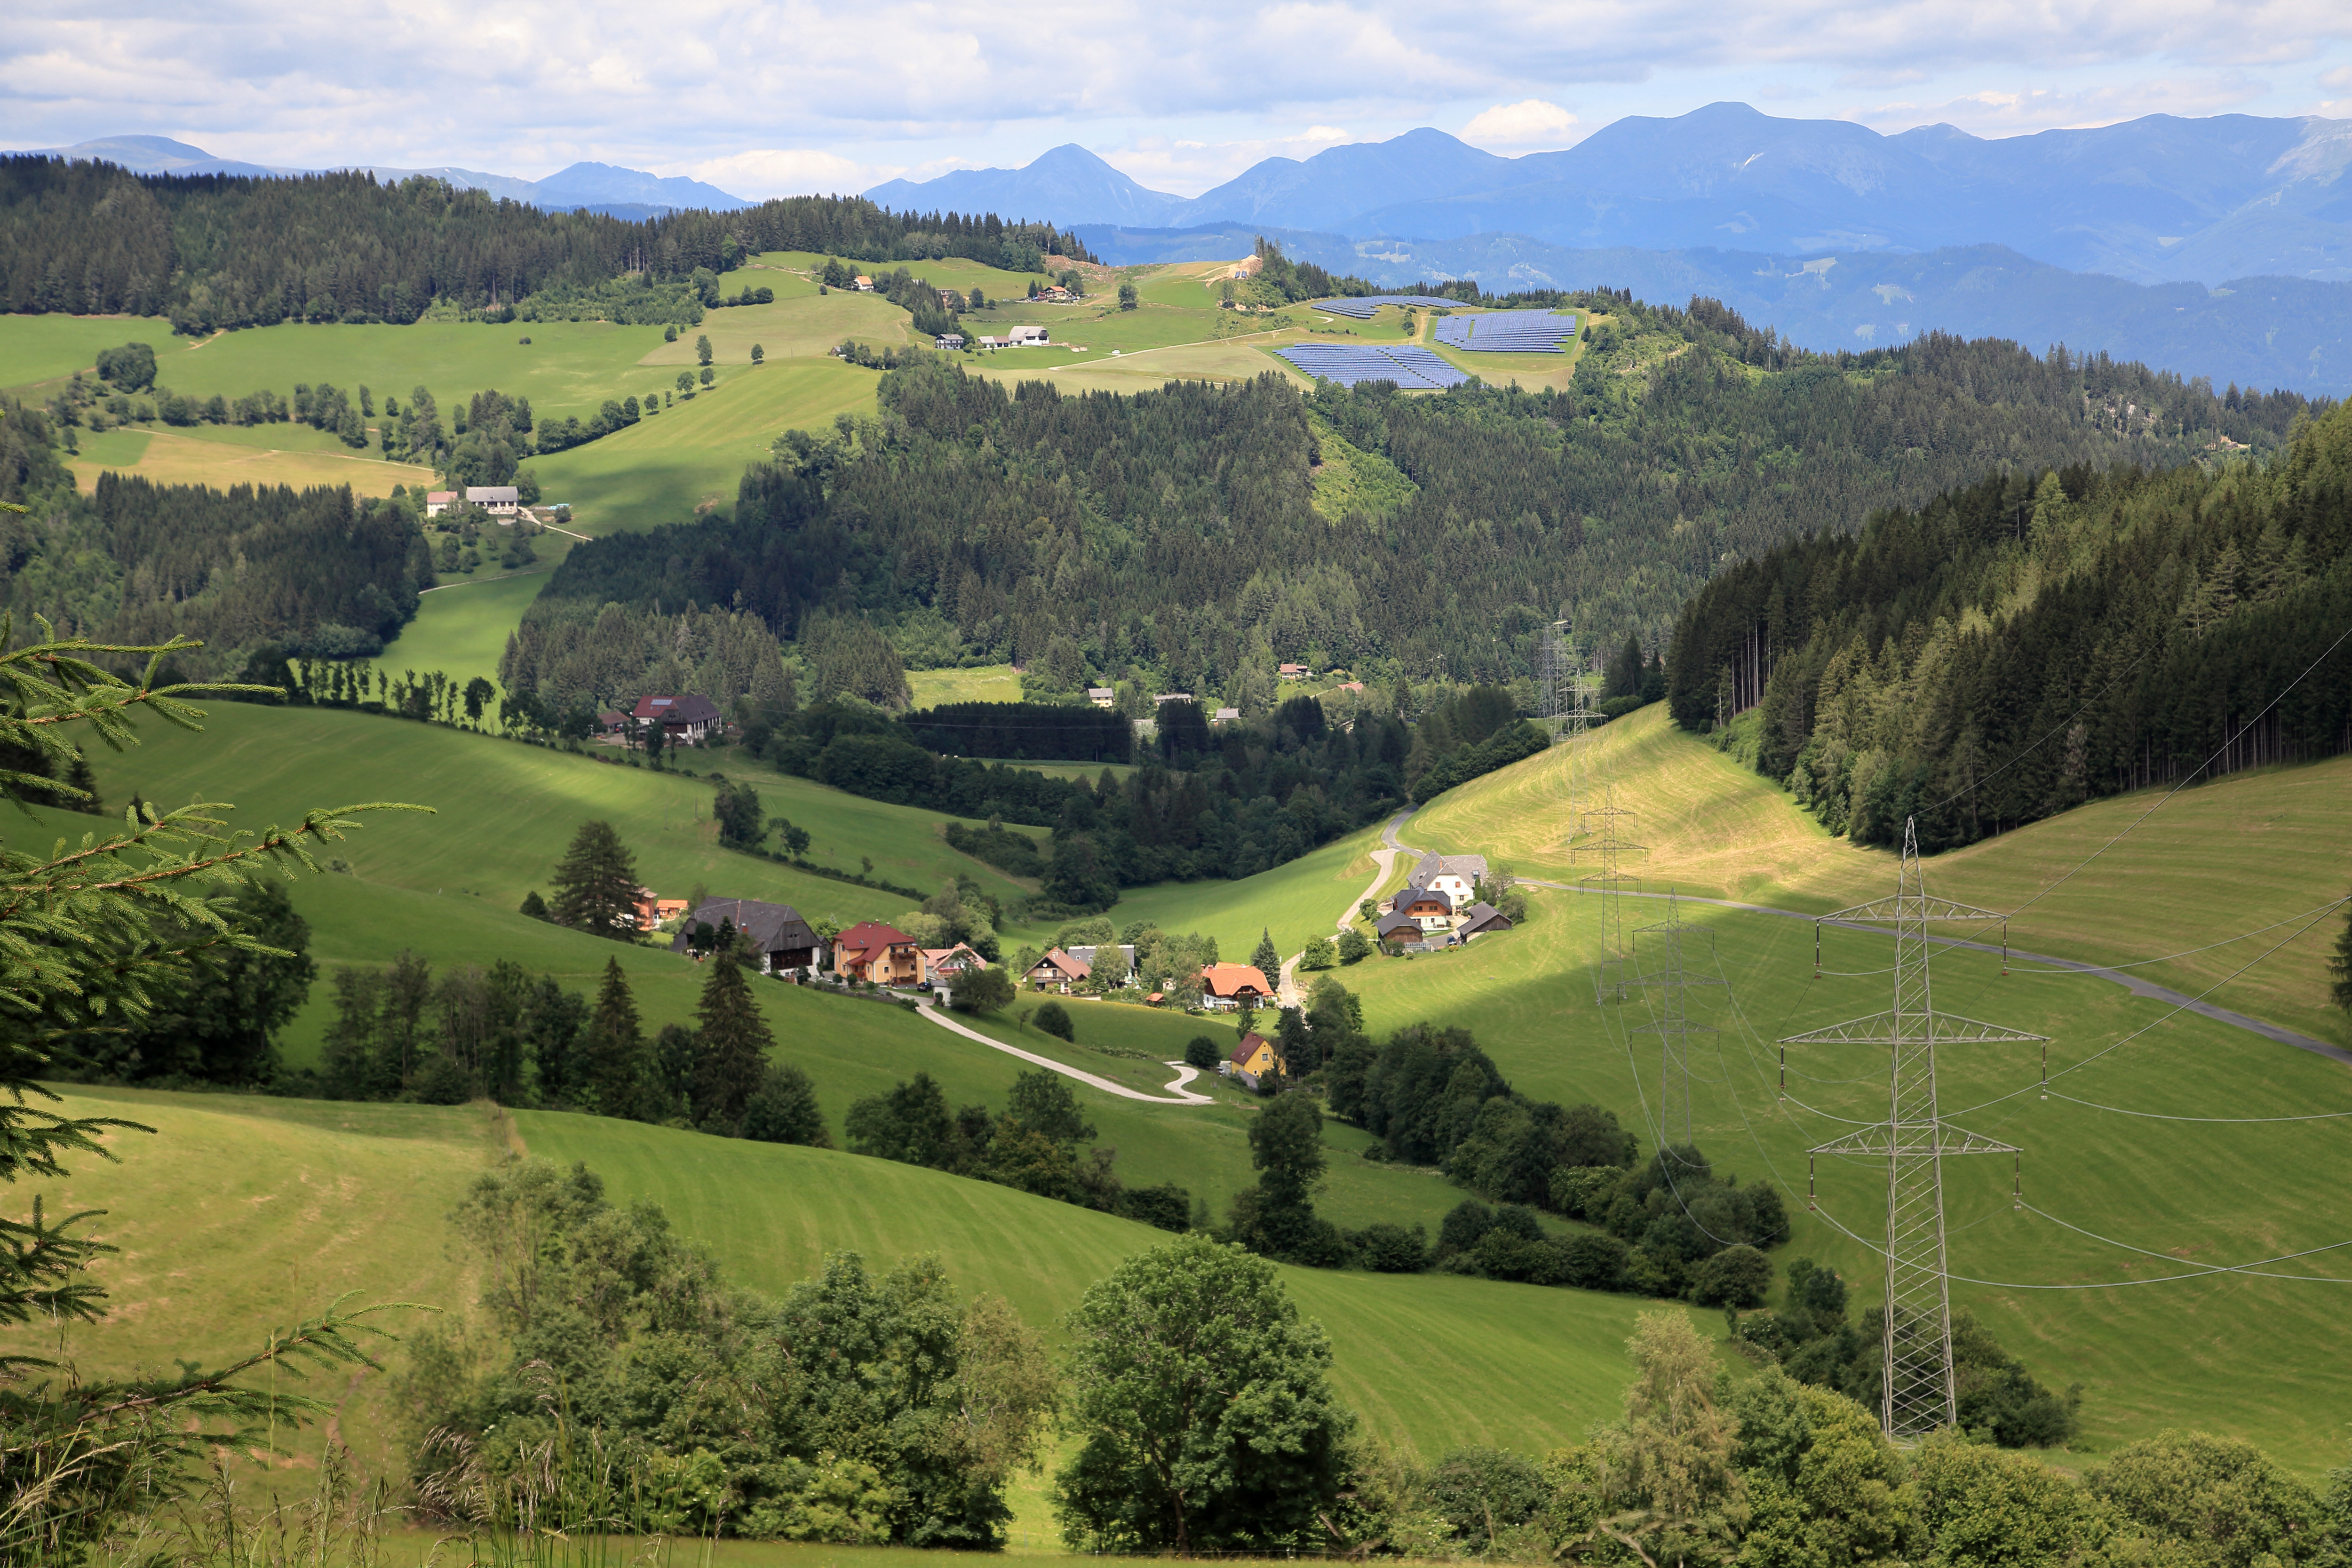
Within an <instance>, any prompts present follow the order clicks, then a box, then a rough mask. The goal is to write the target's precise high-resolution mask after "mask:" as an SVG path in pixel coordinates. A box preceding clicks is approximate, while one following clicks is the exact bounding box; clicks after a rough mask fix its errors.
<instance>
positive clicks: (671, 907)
mask: <svg viewBox="0 0 2352 1568" xmlns="http://www.w3.org/2000/svg"><path fill="white" fill-rule="evenodd" d="M684 913H686V900H684V899H660V898H656V897H655V896H654V890H653V889H651V888H639V889H637V929H638V930H639V931H651V930H653V929H654V927H656V926H657V925H659V924H661V923H662V921H666V920H670V919H672V918H674V917H676V916H678V915H682V914H684Z"/></svg>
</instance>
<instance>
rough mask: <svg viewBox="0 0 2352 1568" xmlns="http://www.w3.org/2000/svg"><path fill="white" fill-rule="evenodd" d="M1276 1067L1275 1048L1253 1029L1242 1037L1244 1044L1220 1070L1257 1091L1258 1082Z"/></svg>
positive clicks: (1225, 1061) (1235, 1048) (1228, 1058)
mask: <svg viewBox="0 0 2352 1568" xmlns="http://www.w3.org/2000/svg"><path fill="white" fill-rule="evenodd" d="M1275 1067H1276V1058H1275V1055H1274V1047H1272V1046H1271V1045H1269V1044H1267V1043H1266V1039H1265V1036H1263V1035H1261V1034H1259V1033H1258V1032H1257V1031H1256V1030H1255V1029H1252V1030H1251V1031H1250V1032H1249V1033H1248V1034H1246V1035H1244V1036H1243V1037H1242V1043H1241V1044H1240V1045H1238V1046H1235V1047H1234V1054H1233V1055H1231V1056H1229V1057H1227V1058H1225V1060H1224V1065H1223V1068H1220V1069H1219V1070H1221V1071H1222V1072H1223V1074H1224V1075H1225V1077H1227V1078H1237V1079H1241V1080H1242V1082H1243V1083H1244V1085H1246V1086H1247V1087H1249V1088H1251V1089H1255V1088H1256V1087H1257V1080H1258V1079H1261V1078H1263V1077H1265V1075H1266V1074H1267V1073H1270V1072H1272V1071H1274V1070H1275Z"/></svg>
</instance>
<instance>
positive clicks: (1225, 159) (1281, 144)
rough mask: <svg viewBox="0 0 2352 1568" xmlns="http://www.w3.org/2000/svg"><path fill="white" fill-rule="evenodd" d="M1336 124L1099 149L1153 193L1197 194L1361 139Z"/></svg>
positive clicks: (1148, 139) (1152, 139) (1146, 139)
mask: <svg viewBox="0 0 2352 1568" xmlns="http://www.w3.org/2000/svg"><path fill="white" fill-rule="evenodd" d="M1360 140H1361V138H1360V137H1357V136H1353V135H1350V134H1349V132H1346V131H1343V130H1341V129H1340V128H1339V126H1336V125H1310V126H1308V127H1307V129H1306V130H1304V131H1298V132H1291V133H1290V134H1288V135H1285V136H1260V137H1252V138H1248V139H1245V140H1237V141H1231V142H1202V141H1193V140H1189V139H1187V140H1171V139H1169V138H1167V137H1162V136H1139V137H1137V138H1135V139H1134V140H1133V141H1131V142H1128V143H1127V144H1126V145H1125V146H1120V147H1103V148H1097V150H1096V151H1097V153H1098V154H1099V155H1100V156H1101V158H1102V160H1103V162H1104V163H1108V164H1110V165H1111V166H1112V167H1113V168H1115V169H1117V170H1118V172H1119V173H1120V174H1125V175H1126V176H1127V177H1128V178H1129V179H1130V180H1133V181H1134V182H1135V183H1136V184H1139V185H1141V186H1143V187H1145V188H1146V189H1147V190H1154V191H1165V192H1167V193H1168V194H1169V195H1178V196H1197V195H1200V194H1201V193H1202V191H1205V190H1209V189H1211V188H1212V187H1213V186H1217V185H1222V184H1224V183H1225V182H1226V181H1227V180H1230V179H1232V178H1233V177H1234V175H1236V174H1240V173H1241V172H1242V171H1243V170H1244V169H1246V168H1248V167H1249V166H1250V165H1251V164H1253V163H1259V162H1262V161H1263V160H1265V159H1267V158H1297V159H1300V160H1302V161H1304V160H1306V159H1308V158H1312V157H1313V156H1315V154H1316V153H1320V152H1322V151H1323V150H1324V149H1325V148H1326V147H1337V146H1339V145H1341V144H1342V143H1344V142H1356V141H1360Z"/></svg>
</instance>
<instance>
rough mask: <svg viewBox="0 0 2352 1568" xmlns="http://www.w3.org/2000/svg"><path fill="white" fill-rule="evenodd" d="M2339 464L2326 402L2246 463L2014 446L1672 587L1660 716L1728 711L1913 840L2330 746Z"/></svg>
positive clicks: (1716, 725)
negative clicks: (1976, 476) (2069, 455)
mask: <svg viewBox="0 0 2352 1568" xmlns="http://www.w3.org/2000/svg"><path fill="white" fill-rule="evenodd" d="M2347 476H2352V409H2347V408H2346V407H2343V406H2338V407H2336V408H2333V409H2330V410H2327V411H2326V412H2325V413H2323V414H2322V415H2321V416H2319V417H2318V418H2316V419H2312V420H2308V421H2303V422H2299V423H2298V424H2297V426H2295V428H2294V433H2293V436H2292V437H2291V439H2290V440H2289V442H2288V444H2287V447H2286V448H2285V449H2284V451H2283V452H2281V453H2280V454H2279V455H2278V456H2277V457H2276V458H2274V459H2273V461H2271V462H2270V463H2269V464H2267V465H2264V466H2261V467H2256V466H2253V465H2251V464H2248V463H2244V462H2235V463H2231V464H2227V465H2221V466H2218V467H2215V468H2205V467H2201V466H2189V467H2183V468H2175V469H2171V470H2167V471H2162V472H2149V471H2147V470H2144V469H2141V468H2136V467H2131V466H2118V467H2114V468H2094V467H2092V466H2091V465H2089V464H2074V465H2069V466H2067V467H2065V468H2041V469H2036V468H2030V467H2027V468H2013V469H2011V470H2009V471H2006V472H1999V473H1995V474H1992V475H1990V476H1989V477H1987V478H1986V479H1982V480H1981V481H1979V482H1978V483H1976V484H1973V485H1970V486H1968V487H1966V488H1963V489H1954V490H1951V491H1949V492H1948V493H1946V494H1944V495H1942V496H1939V497H1937V499H1936V500H1933V501H1932V502H1930V503H1928V504H1927V505H1926V506H1923V507H1921V508H1919V509H1917V510H1902V511H1893V510H1890V511H1884V512H1881V513H1878V514H1876V515H1874V517H1873V518H1872V519H1871V521H1870V522H1869V524H1868V526H1867V527H1865V528H1864V530H1863V531H1862V532H1861V533H1860V534H1858V535H1853V536H1844V537H1820V538H1813V539H1807V540H1802V541H1799V542H1791V543H1789V544H1786V545H1783V546H1781V547H1780V548H1778V549H1776V550H1773V551H1770V552H1766V553H1765V554H1763V555H1762V556H1760V557H1759V558H1758V559H1756V560H1754V561H1752V562H1748V563H1742V564H1739V565H1738V566H1735V567H1731V568H1729V569H1727V570H1726V571H1725V572H1724V573H1723V574H1721V575H1720V576H1718V577H1717V579H1716V581H1715V582H1713V583H1712V584H1709V585H1708V586H1707V587H1706V589H1705V590H1704V591H1702V592H1701V593H1699V594H1697V595H1695V596H1694V597H1693V598H1692V599H1691V601H1690V603H1689V605H1687V606H1686V607H1685V611H1684V613H1683V616H1682V617H1681V620H1680V622H1679V623H1678V625H1677V627H1676V630H1675V638H1674V645H1673V653H1672V657H1671V659H1670V661H1669V680H1668V685H1669V688H1670V700H1671V702H1672V704H1673V712H1674V716H1675V721H1676V722H1677V723H1679V724H1681V725H1682V726H1683V727H1685V729H1689V730H1694V731H1701V732H1706V731H1715V730H1717V729H1725V728H1727V729H1728V731H1730V732H1729V734H1727V736H1726V737H1725V739H1726V740H1727V742H1730V743H1733V744H1736V745H1737V746H1738V748H1739V749H1740V750H1741V752H1742V754H1743V755H1746V756H1748V758H1750V759H1751V760H1752V761H1753V763H1754V764H1755V766H1756V767H1757V769H1758V771H1759V772H1761V773H1765V774H1766V775H1768V776H1769V777H1771V778H1774V779H1778V780H1780V781H1782V782H1783V783H1785V784H1787V785H1788V786H1789V788H1790V791H1791V792H1792V793H1793V794H1794V795H1796V797H1797V799H1798V800H1799V801H1800V802H1801V804H1803V805H1806V806H1807V807H1809V808H1810V809H1811V810H1812V812H1813V813H1814V814H1815V815H1816V816H1819V817H1820V818H1821V820H1822V822H1823V823H1824V824H1825V825H1826V826H1829V827H1830V829H1831V830H1832V832H1840V833H1844V834H1846V835H1848V836H1849V837H1852V838H1853V839H1854V840H1855V841H1857V842H1862V843H1874V844H1889V843H1895V842H1899V841H1900V837H1901V834H1902V827H1903V823H1904V822H1905V820H1906V819H1907V818H1911V817H1914V816H1916V819H1917V822H1918V827H1919V833H1920V841H1921V844H1922V846H1923V847H1929V848H1938V847H1947V846H1951V845H1958V844H1966V843H1969V842H1972V841H1974V840H1976V839H1978V838H1979V837H1986V836H1989V835H1991V834H1994V833H1999V832H2000V831H2003V830H2004V829H2006V828H2010V827H2014V826H2020V825H2021V824H2023V823H2027V822H2032V821H2034V820H2037V819H2039V818H2041V817H2043V816H2050V815H2052V814H2053V813H2056V812H2059V811H2063V810H2065V809H2066V808H2068V807H2069V806H2072V805H2078V804H2080V803H2081V802H2083V801H2084V800H2086V799H2091V798H2094V797H2096V796H2100V795H2112V794H2115V793H2117V792H2119V791H2123V790H2128V789H2134V788H2138V787H2141V786H2144V785H2147V784H2158V783H2163V782H2167V781H2171V780H2177V779H2180V778H2183V777H2186V776H2188V775H2189V773H2191V772H2193V771H2195V770H2197V769H2199V768H2200V767H2201V768H2203V769H2204V770H2205V771H2204V773H2203V774H2202V775H2200V776H2206V777H2210V776H2215V775H2218V774H2220V773H2228V772H2231V771H2232V770H2234V769H2237V768H2241V767H2247V766H2254V765H2259V764H2262V763H2278V762H2294V761H2301V760H2305V759H2308V758H2315V757H2322V756H2327V755H2330V754H2333V753H2335V752H2340V751H2343V750H2345V749H2346V748H2347V747H2352V647H2336V649H2335V651H2334V652H2333V653H2332V654H2330V653H2329V652H2328V649H2329V647H2330V645H2331V644H2332V643H2334V642H2335V640H2336V637H2337V636H2338V634H2339V633H2341V631H2342V630H2343V628H2344V627H2345V626H2346V625H2347V624H2352V478H2347ZM1735 715H1738V718H1737V720H1736V721H1735V720H1734V716H1735ZM2209 759H2210V762H2209Z"/></svg>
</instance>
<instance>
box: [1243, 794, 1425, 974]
mask: <svg viewBox="0 0 2352 1568" xmlns="http://www.w3.org/2000/svg"><path fill="white" fill-rule="evenodd" d="M1408 816H1412V813H1411V812H1409V811H1406V812H1400V813H1398V814H1397V816H1396V820H1395V821H1394V822H1391V823H1390V824H1389V825H1388V826H1387V827H1385V828H1383V829H1381V840H1382V843H1381V847H1380V848H1378V849H1375V850H1373V851H1372V866H1373V868H1374V869H1373V871H1372V880H1371V883H1370V886H1368V887H1367V888H1365V889H1364V890H1363V891H1362V892H1360V893H1359V894H1357V895H1356V896H1355V898H1353V899H1352V900H1349V904H1348V907H1347V908H1346V909H1344V910H1340V911H1339V920H1338V921H1337V922H1336V923H1335V924H1334V925H1333V926H1332V928H1331V929H1332V930H1333V931H1335V932H1337V931H1346V930H1347V929H1348V922H1349V921H1352V920H1354V919H1355V918H1356V909H1357V906H1358V905H1360V904H1361V903H1362V902H1363V901H1364V900H1366V899H1369V898H1370V897H1371V896H1372V895H1373V894H1374V893H1377V892H1379V891H1380V890H1381V883H1382V882H1385V881H1387V880H1388V879H1389V870H1390V868H1391V867H1393V866H1394V865H1395V864H1396V848H1395V847H1394V845H1393V844H1391V843H1390V842H1388V836H1389V835H1390V834H1391V833H1393V832H1395V831H1396V826H1397V823H1399V822H1402V821H1403V820H1404V819H1405V818H1406V817H1408ZM1305 956H1306V954H1305V952H1303V951H1302V952H1294V953H1292V954H1291V955H1290V956H1289V957H1288V958H1286V959H1284V960H1283V961H1282V977H1281V978H1280V979H1279V980H1277V981H1276V982H1275V986H1274V998H1275V1004H1276V1005H1277V1006H1282V1007H1303V1006H1305V1005H1307V998H1306V994H1305V993H1304V992H1302V991H1300V990H1299V988H1298V961H1299V960H1300V959H1301V958H1303V957H1305Z"/></svg>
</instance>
